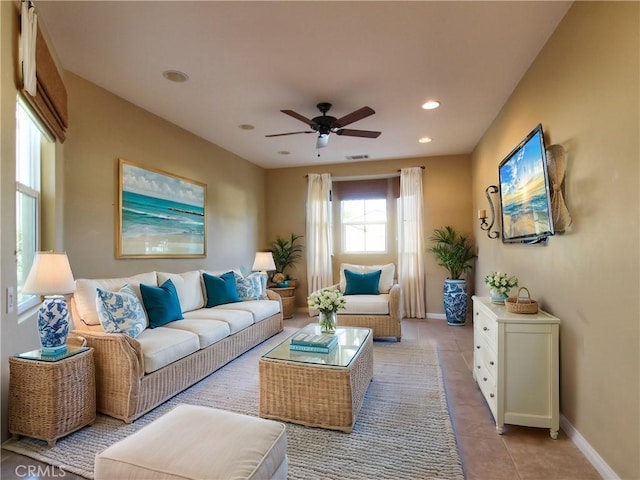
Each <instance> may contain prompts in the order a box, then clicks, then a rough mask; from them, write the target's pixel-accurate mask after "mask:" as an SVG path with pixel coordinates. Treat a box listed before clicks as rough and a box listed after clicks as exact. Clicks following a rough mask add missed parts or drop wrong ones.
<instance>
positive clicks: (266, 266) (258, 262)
mask: <svg viewBox="0 0 640 480" xmlns="http://www.w3.org/2000/svg"><path fill="white" fill-rule="evenodd" d="M275 269H276V264H275V262H274V261H273V253H271V252H256V259H255V260H254V261H253V268H252V270H255V271H260V272H266V271H269V270H275Z"/></svg>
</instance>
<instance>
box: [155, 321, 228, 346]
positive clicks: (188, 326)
mask: <svg viewBox="0 0 640 480" xmlns="http://www.w3.org/2000/svg"><path fill="white" fill-rule="evenodd" d="M163 328H175V329H177V330H184V331H186V332H191V333H195V334H196V335H198V341H199V342H200V348H206V347H208V346H209V345H213V344H214V343H216V342H218V341H220V340H222V339H223V338H226V337H228V336H229V335H231V330H230V328H229V324H228V323H227V322H223V321H221V320H190V319H186V318H185V319H183V320H176V321H175V322H171V323H167V324H166V325H165V326H164V327H163Z"/></svg>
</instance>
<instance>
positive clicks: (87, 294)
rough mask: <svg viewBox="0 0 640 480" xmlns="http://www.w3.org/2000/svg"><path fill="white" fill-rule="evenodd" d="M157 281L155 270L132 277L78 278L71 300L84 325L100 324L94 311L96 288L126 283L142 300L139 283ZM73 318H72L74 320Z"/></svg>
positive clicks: (117, 287) (106, 287)
mask: <svg viewBox="0 0 640 480" xmlns="http://www.w3.org/2000/svg"><path fill="white" fill-rule="evenodd" d="M157 282H158V279H157V276H156V272H147V273H140V274H139V275H134V276H132V277H121V278H96V279H88V278H78V279H77V280H76V291H75V293H74V294H73V300H74V302H75V304H76V308H77V310H78V315H79V316H80V320H82V321H83V322H84V323H85V324H86V325H100V319H99V318H98V312H97V311H96V288H101V289H103V290H111V291H116V290H118V289H119V288H120V287H122V285H124V284H125V283H126V284H127V285H129V286H130V287H131V288H132V289H133V291H134V292H135V293H136V296H137V297H138V300H140V302H142V295H141V294H140V284H141V283H145V284H147V285H157V284H158V283H157ZM75 320H76V319H75V318H74V321H75Z"/></svg>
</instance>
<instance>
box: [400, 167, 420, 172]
mask: <svg viewBox="0 0 640 480" xmlns="http://www.w3.org/2000/svg"><path fill="white" fill-rule="evenodd" d="M408 168H411V167H408ZM420 168H421V169H422V170H424V165H420ZM401 171H402V169H400V170H398V172H401Z"/></svg>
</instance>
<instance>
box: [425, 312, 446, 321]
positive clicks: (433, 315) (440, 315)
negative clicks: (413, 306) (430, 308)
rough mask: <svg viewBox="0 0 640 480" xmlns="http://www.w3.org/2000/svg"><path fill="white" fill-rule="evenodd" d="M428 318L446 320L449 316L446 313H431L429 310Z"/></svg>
mask: <svg viewBox="0 0 640 480" xmlns="http://www.w3.org/2000/svg"><path fill="white" fill-rule="evenodd" d="M427 318H433V319H434V320H446V319H447V316H446V315H445V314H444V313H429V312H427Z"/></svg>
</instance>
